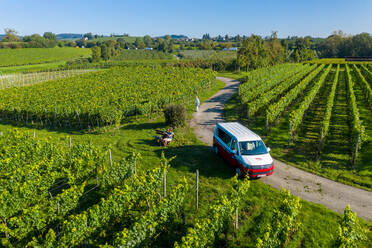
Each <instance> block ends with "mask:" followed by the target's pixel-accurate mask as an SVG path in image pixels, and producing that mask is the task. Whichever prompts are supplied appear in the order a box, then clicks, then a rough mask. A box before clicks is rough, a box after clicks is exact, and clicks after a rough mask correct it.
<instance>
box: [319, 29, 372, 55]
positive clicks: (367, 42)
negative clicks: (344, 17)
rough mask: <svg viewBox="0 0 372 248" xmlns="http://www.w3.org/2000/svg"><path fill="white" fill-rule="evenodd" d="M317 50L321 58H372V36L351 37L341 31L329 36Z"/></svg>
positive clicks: (366, 34) (362, 34)
mask: <svg viewBox="0 0 372 248" xmlns="http://www.w3.org/2000/svg"><path fill="white" fill-rule="evenodd" d="M316 49H317V51H318V53H319V57H321V58H344V57H350V56H357V57H372V36H371V35H370V34H368V33H361V34H357V35H354V36H351V35H346V34H345V33H343V32H342V31H341V30H339V31H337V32H334V33H333V34H332V35H330V36H328V38H327V39H325V40H324V41H323V42H321V43H320V44H319V45H318V47H317V48H316Z"/></svg>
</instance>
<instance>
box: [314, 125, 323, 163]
mask: <svg viewBox="0 0 372 248" xmlns="http://www.w3.org/2000/svg"><path fill="white" fill-rule="evenodd" d="M323 133H324V131H323V127H322V129H321V130H320V139H319V144H318V154H317V156H316V160H319V157H320V151H321V149H322V145H323Z"/></svg>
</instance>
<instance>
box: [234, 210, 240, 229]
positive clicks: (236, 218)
mask: <svg viewBox="0 0 372 248" xmlns="http://www.w3.org/2000/svg"><path fill="white" fill-rule="evenodd" d="M235 229H239V211H238V208H236V209H235Z"/></svg>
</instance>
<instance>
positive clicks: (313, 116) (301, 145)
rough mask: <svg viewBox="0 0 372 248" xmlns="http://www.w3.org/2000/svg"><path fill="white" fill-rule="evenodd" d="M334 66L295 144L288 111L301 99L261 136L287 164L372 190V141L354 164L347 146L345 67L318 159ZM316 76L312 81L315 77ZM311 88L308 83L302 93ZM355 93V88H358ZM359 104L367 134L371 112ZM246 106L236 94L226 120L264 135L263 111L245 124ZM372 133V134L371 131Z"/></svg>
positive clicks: (347, 122) (227, 106) (348, 142)
mask: <svg viewBox="0 0 372 248" xmlns="http://www.w3.org/2000/svg"><path fill="white" fill-rule="evenodd" d="M243 74H244V73H239V74H235V73H220V74H219V75H220V76H226V77H232V76H234V77H233V78H236V79H239V77H241V76H242V75H243ZM334 74H335V73H334V69H332V71H331V73H330V74H329V75H328V77H327V79H326V83H325V86H324V87H323V88H322V89H321V90H320V91H319V92H320V93H319V94H318V95H317V96H316V98H315V99H314V102H313V103H314V104H312V105H311V106H310V108H309V110H308V111H307V114H306V115H305V117H304V120H303V123H302V126H301V128H300V130H299V131H298V133H297V135H296V139H295V144H293V143H292V145H290V146H288V125H289V120H288V118H289V113H290V111H291V109H295V108H296V106H298V104H299V103H300V101H301V98H300V99H297V100H296V101H295V103H294V104H292V106H290V107H289V108H288V109H287V110H286V111H285V112H284V114H283V116H282V117H281V118H280V120H279V121H278V123H277V125H274V126H272V127H271V129H270V132H269V135H268V136H267V137H265V138H264V140H265V143H266V144H267V145H268V146H269V147H270V148H271V149H272V154H273V156H274V157H275V158H276V159H279V160H281V161H283V162H285V163H287V164H290V165H292V166H295V167H299V168H301V169H304V170H306V171H309V172H312V173H315V174H318V175H321V176H324V177H327V178H330V179H332V180H335V181H339V182H342V183H345V184H349V185H352V186H356V187H359V188H363V189H366V190H371V189H372V175H371V157H372V154H371V142H367V143H366V144H365V145H363V148H362V149H361V151H360V152H359V155H360V158H359V159H358V163H357V165H356V166H354V167H353V166H351V164H350V161H351V147H350V141H349V140H350V134H349V133H350V128H349V119H348V111H349V109H348V106H347V100H346V84H345V78H344V69H343V68H342V69H341V71H340V78H339V84H338V86H337V91H336V97H335V105H334V108H333V111H332V116H331V122H330V129H329V135H328V138H327V139H326V142H325V144H324V145H323V148H322V150H321V153H320V159H319V160H317V159H316V158H317V151H318V140H319V135H320V129H321V127H320V121H321V120H322V119H323V117H324V111H325V110H324V108H325V104H326V97H327V96H328V94H329V90H330V87H331V81H332V80H333V77H334ZM317 78H318V77H316V78H315V79H314V80H313V82H315V81H316V80H317ZM311 87H312V83H310V84H309V86H308V87H307V89H306V90H305V92H304V94H303V95H306V92H307V90H309V89H310V88H311ZM357 92H358V91H357ZM357 100H358V103H359V105H363V104H362V103H364V102H365V101H364V100H363V99H362V98H361V96H359V98H357ZM359 105H358V107H359V108H360V109H361V110H362V111H361V118H362V119H363V121H364V123H365V125H366V126H367V125H368V124H367V123H370V124H369V125H368V128H367V133H370V132H371V131H370V130H371V129H370V126H371V124H372V120H371V112H368V111H367V109H366V108H365V106H364V108H363V106H359ZM245 113H246V110H245V106H242V105H241V102H240V99H239V97H238V96H237V95H235V96H234V97H233V98H231V99H230V101H229V102H228V103H227V104H226V105H225V118H226V120H228V121H236V120H238V121H240V122H242V123H244V124H246V125H247V126H249V128H250V129H252V130H253V131H255V132H256V133H258V134H259V135H261V136H264V135H265V132H264V128H265V111H264V110H261V111H259V113H257V115H256V116H255V117H253V118H251V122H250V123H248V119H247V116H246V114H245ZM371 136H372V134H371Z"/></svg>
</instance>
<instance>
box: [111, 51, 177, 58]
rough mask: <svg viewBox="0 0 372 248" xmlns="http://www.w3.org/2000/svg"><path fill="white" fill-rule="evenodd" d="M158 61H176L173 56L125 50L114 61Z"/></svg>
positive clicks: (162, 53) (154, 52)
mask: <svg viewBox="0 0 372 248" xmlns="http://www.w3.org/2000/svg"><path fill="white" fill-rule="evenodd" d="M153 59H155V60H158V59H175V57H174V56H173V55H172V54H169V53H164V52H160V51H156V50H155V51H149V50H133V49H132V50H123V51H121V52H120V54H119V55H118V56H116V57H115V58H114V60H153Z"/></svg>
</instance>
